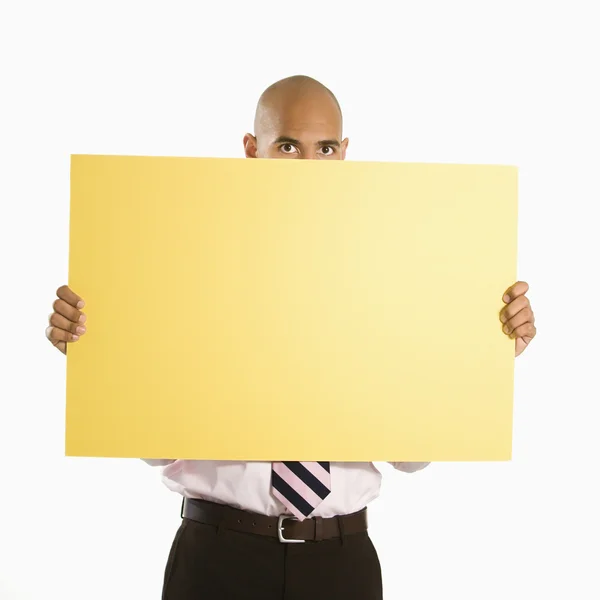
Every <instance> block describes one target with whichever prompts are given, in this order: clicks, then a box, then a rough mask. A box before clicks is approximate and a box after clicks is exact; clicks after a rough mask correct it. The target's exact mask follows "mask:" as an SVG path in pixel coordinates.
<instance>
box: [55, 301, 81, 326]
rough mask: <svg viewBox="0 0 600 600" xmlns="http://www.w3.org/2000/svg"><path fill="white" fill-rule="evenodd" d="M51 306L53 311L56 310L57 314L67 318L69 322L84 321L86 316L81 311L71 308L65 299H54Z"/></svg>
mask: <svg viewBox="0 0 600 600" xmlns="http://www.w3.org/2000/svg"><path fill="white" fill-rule="evenodd" d="M53 307H54V312H57V313H58V314H59V315H62V316H63V317H65V318H67V319H69V321H71V323H85V321H86V319H87V317H86V316H85V315H84V314H83V313H82V312H81V311H79V310H77V309H76V308H73V307H72V306H71V305H70V304H68V303H67V302H66V301H65V300H55V301H54V305H53Z"/></svg>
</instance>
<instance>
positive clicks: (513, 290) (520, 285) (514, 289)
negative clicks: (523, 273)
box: [502, 281, 529, 304]
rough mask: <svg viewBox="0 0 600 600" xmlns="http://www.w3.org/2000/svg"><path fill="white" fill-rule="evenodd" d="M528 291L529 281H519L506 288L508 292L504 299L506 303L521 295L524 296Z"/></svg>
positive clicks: (505, 293)
mask: <svg viewBox="0 0 600 600" xmlns="http://www.w3.org/2000/svg"><path fill="white" fill-rule="evenodd" d="M528 291H529V285H528V284H527V283H525V282H524V281H517V283H515V284H514V285H512V286H510V287H509V288H508V289H507V290H506V292H504V296H503V298H502V300H504V302H505V303H506V304H508V303H509V302H511V301H512V300H514V299H515V298H518V297H519V296H523V295H524V294H526V293H527V292H528Z"/></svg>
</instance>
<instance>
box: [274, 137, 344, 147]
mask: <svg viewBox="0 0 600 600" xmlns="http://www.w3.org/2000/svg"><path fill="white" fill-rule="evenodd" d="M274 143H275V144H293V145H294V146H301V145H302V144H301V142H300V140H297V139H295V138H291V137H288V136H286V135H281V136H279V137H278V138H277V139H276V140H275V142H274ZM317 144H318V145H319V146H335V147H336V148H339V147H340V143H339V142H338V141H337V140H320V141H318V142H317Z"/></svg>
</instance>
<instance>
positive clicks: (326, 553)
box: [162, 519, 382, 600]
mask: <svg viewBox="0 0 600 600" xmlns="http://www.w3.org/2000/svg"><path fill="white" fill-rule="evenodd" d="M381 588H382V585H381V567H380V564H379V559H378V557H377V552H376V551H375V548H374V547H373V543H372V542H371V539H370V538H369V536H368V534H366V533H359V534H354V535H346V536H344V537H343V538H342V539H335V540H326V541H322V542H306V543H304V544H282V543H281V542H279V540H277V539H273V538H268V537H265V536H258V535H254V534H247V533H239V532H237V531H232V530H227V529H224V528H217V527H213V526H210V525H204V524H201V523H198V522H196V521H191V520H188V519H183V521H182V524H181V526H180V528H179V529H178V531H177V534H176V535H175V540H174V541H173V545H172V548H171V552H170V554H169V559H168V562H167V567H166V570H165V580H164V588H163V596H162V597H163V600H255V599H256V600H381V599H382V589H381Z"/></svg>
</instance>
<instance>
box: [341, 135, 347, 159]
mask: <svg viewBox="0 0 600 600" xmlns="http://www.w3.org/2000/svg"><path fill="white" fill-rule="evenodd" d="M348 141H349V140H348V138H346V139H345V140H344V141H343V142H342V160H345V159H346V150H347V148H348Z"/></svg>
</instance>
